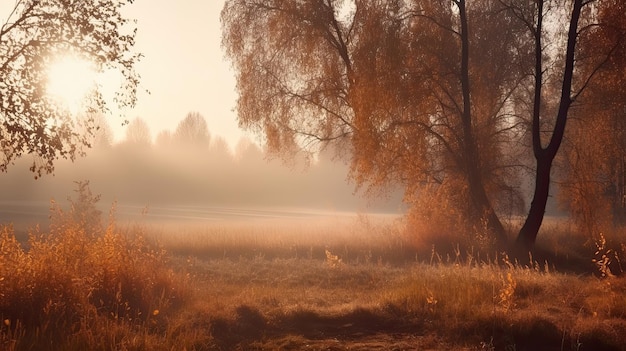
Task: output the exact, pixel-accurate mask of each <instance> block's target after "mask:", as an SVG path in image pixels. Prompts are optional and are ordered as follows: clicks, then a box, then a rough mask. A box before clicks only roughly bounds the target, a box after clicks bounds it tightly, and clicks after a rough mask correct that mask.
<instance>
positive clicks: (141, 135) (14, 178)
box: [0, 113, 402, 212]
mask: <svg viewBox="0 0 626 351" xmlns="http://www.w3.org/2000/svg"><path fill="white" fill-rule="evenodd" d="M102 125H103V127H101V129H100V130H99V131H98V133H97V135H96V136H95V137H94V143H93V145H92V146H93V147H92V149H89V150H87V154H86V156H85V157H82V158H79V159H77V160H76V161H75V162H70V161H66V160H62V161H59V162H58V163H57V164H56V167H55V172H54V174H53V175H47V176H44V177H42V178H40V179H35V177H34V174H32V173H31V172H30V171H29V166H30V164H32V163H33V162H37V160H36V159H33V158H32V157H31V156H26V157H24V158H22V159H20V160H18V161H17V162H16V163H15V164H14V165H13V166H10V167H9V169H8V172H7V173H6V174H0V193H1V194H2V195H1V196H0V201H48V200H50V199H51V198H54V199H56V200H65V199H66V198H67V196H68V195H70V194H72V192H73V190H74V189H75V184H74V181H79V180H89V181H90V187H91V189H92V191H93V192H94V193H95V194H101V195H102V201H103V202H105V203H106V202H112V201H118V202H120V203H132V204H139V205H150V204H170V205H172V204H173V205H176V204H181V205H184V204H204V205H218V206H219V205H224V206H298V207H310V208H319V209H326V210H357V211H381V212H396V211H399V210H400V209H401V206H402V201H401V196H402V195H401V191H395V192H394V191H391V192H390V193H389V195H388V196H385V197H384V198H376V199H374V198H371V197H369V198H368V197H366V196H365V195H363V194H362V193H361V192H356V189H355V186H354V185H353V184H351V183H349V182H348V181H347V175H348V168H349V167H348V166H347V165H346V164H344V163H343V162H342V161H341V160H338V159H336V157H334V156H336V155H335V154H334V153H333V152H332V151H326V152H322V153H320V154H319V155H316V156H315V157H314V158H312V159H311V158H309V159H307V157H305V156H304V155H303V156H302V157H300V158H295V159H293V160H291V161H290V162H285V161H283V160H278V159H271V160H270V159H268V157H267V155H266V153H265V152H264V151H263V150H262V149H261V148H260V147H259V146H257V145H256V144H255V143H253V142H251V141H249V140H245V139H244V140H241V141H240V142H239V144H238V145H237V146H236V148H235V150H231V149H230V147H229V145H228V144H227V143H226V142H225V140H223V139H222V138H220V137H212V136H211V135H210V133H209V131H208V128H207V126H206V122H205V120H204V118H203V117H202V116H200V115H199V114H197V113H190V114H189V115H188V116H187V117H186V118H185V119H184V120H183V121H181V122H180V124H179V126H178V128H177V129H176V131H175V132H174V133H171V132H169V131H164V132H161V133H159V134H158V136H157V137H156V139H155V142H152V138H151V137H150V131H149V128H148V126H147V124H146V123H145V122H143V121H142V120H140V119H138V120H134V121H132V122H131V123H130V124H129V125H128V126H127V127H126V128H127V129H126V132H127V133H126V139H125V140H124V141H122V142H120V143H116V144H113V143H112V142H111V140H112V138H111V132H110V129H109V128H108V127H106V123H104V122H102Z"/></svg>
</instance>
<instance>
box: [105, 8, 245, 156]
mask: <svg viewBox="0 0 626 351" xmlns="http://www.w3.org/2000/svg"><path fill="white" fill-rule="evenodd" d="M223 5H224V0H179V1H172V0H137V1H135V2H134V3H133V4H131V5H128V6H127V9H126V10H127V13H128V17H129V18H135V19H137V28H138V32H137V40H136V49H137V50H138V51H139V52H141V53H143V54H144V55H145V57H144V58H143V59H142V62H140V63H139V66H138V71H139V74H140V75H141V77H142V80H141V82H142V83H141V84H142V87H143V88H144V90H145V89H148V90H149V91H150V94H149V95H148V94H145V93H141V94H140V95H139V101H138V105H137V107H136V108H135V109H134V110H132V111H128V112H127V113H126V117H127V118H128V119H133V118H135V117H141V118H143V119H144V120H145V121H146V122H147V123H148V124H149V125H150V129H151V131H152V134H153V136H156V134H158V133H159V132H160V131H161V130H164V129H169V130H171V131H173V130H174V129H175V128H176V125H177V124H178V122H179V121H180V120H182V119H183V118H184V117H185V116H186V115H187V113H188V112H192V111H197V112H200V114H202V115H203V116H204V117H205V118H206V120H207V124H208V127H209V130H210V132H211V134H212V135H220V136H222V137H224V138H225V139H226V140H227V141H228V142H229V144H231V146H234V145H235V144H236V143H237V141H238V140H239V139H240V138H241V137H242V136H243V135H244V134H243V132H241V131H240V130H239V128H238V126H237V121H236V116H235V112H233V109H234V107H235V102H236V98H237V95H236V93H235V78H234V73H233V71H232V69H231V65H230V63H229V62H227V61H226V60H225V59H224V54H223V51H222V49H221V47H220V42H221V30H220V20H219V16H220V11H221V9H222V7H223ZM111 127H113V128H114V131H115V132H116V139H119V138H120V135H119V134H120V133H122V136H123V133H124V131H123V130H122V128H120V127H119V123H118V121H117V120H113V119H112V120H111Z"/></svg>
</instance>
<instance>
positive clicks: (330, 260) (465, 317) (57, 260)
mask: <svg viewBox="0 0 626 351" xmlns="http://www.w3.org/2000/svg"><path fill="white" fill-rule="evenodd" d="M88 200H89V199H88ZM91 200H93V199H91ZM91 200H90V201H91ZM87 202H89V201H87ZM87 209H89V206H87ZM79 212H80V213H81V214H82V215H81V216H74V215H72V216H69V215H65V216H63V215H61V216H60V217H61V218H62V219H64V220H59V221H56V222H54V223H56V225H55V226H52V227H51V229H50V231H48V232H42V233H38V232H36V233H32V235H31V239H30V241H29V243H27V244H26V247H24V246H23V245H22V244H20V243H18V242H17V241H16V240H15V237H14V236H12V233H11V230H10V228H5V229H3V231H2V235H1V236H0V239H1V240H0V244H1V245H0V248H2V250H0V254H1V256H0V259H1V260H2V261H1V262H2V264H1V265H0V317H1V321H2V324H0V349H2V350H39V349H46V350H85V349H89V350H236V349H240V350H250V349H253V350H299V349H311V350H348V349H350V350H372V349H374V350H375V349H379V350H389V349H397V350H407V349H409V350H410V349H434V350H458V349H465V350H624V349H626V347H625V346H624V345H626V278H622V277H611V274H608V275H607V274H605V277H602V269H598V268H602V267H600V266H599V265H598V264H597V263H598V262H599V261H600V259H602V257H605V258H607V259H608V260H609V261H613V263H615V261H616V260H617V259H618V258H619V255H617V254H618V252H617V251H615V250H613V251H611V249H608V248H603V249H602V250H600V249H599V248H598V247H590V248H580V247H579V246H576V248H577V250H574V249H573V246H572V247H570V246H571V245H572V244H571V242H572V238H569V237H564V239H559V238H558V236H557V235H556V234H555V235H553V236H551V237H550V241H548V242H546V243H544V245H543V246H542V248H541V250H540V251H541V252H543V253H544V254H545V255H547V256H546V257H542V258H541V259H539V258H537V257H535V258H532V259H530V260H528V263H526V264H524V263H519V261H515V260H514V259H511V258H509V257H507V256H506V255H503V254H495V253H494V254H488V253H485V252H480V251H479V250H475V249H473V248H472V247H459V246H457V245H452V244H449V243H447V244H439V245H437V244H435V245H434V246H433V245H429V246H424V247H415V246H414V245H411V244H409V243H410V242H411V241H410V240H409V238H406V237H405V236H404V235H403V234H402V233H404V232H405V231H404V228H403V223H402V222H401V221H397V220H395V219H393V218H387V217H359V218H353V217H347V216H338V217H336V218H330V219H329V218H326V219H324V220H317V219H316V220H311V219H300V220H291V221H289V222H285V221H280V222H279V221H263V222H250V223H243V224H242V223H238V224H236V223H234V224H224V223H221V224H217V225H210V226H209V225H204V226H202V227H198V226H196V227H192V226H181V225H180V224H176V225H172V226H168V225H164V224H163V223H161V224H159V225H158V226H157V225H153V224H149V223H148V224H146V225H142V226H135V225H130V226H128V227H127V228H119V227H116V226H115V225H111V224H110V225H109V226H108V227H106V228H102V229H101V230H102V232H98V229H97V228H98V227H97V226H95V227H93V226H87V224H88V223H91V222H90V221H85V220H84V219H86V218H87V217H89V216H86V214H89V213H90V212H89V211H85V209H84V208H83V209H82V210H81V211H79ZM70 213H71V212H70ZM113 224H114V223H113ZM563 231H564V230H563V229H559V230H557V232H559V233H560V232H563ZM94 233H95V234H94ZM559 240H567V242H568V243H570V244H569V245H570V246H568V245H566V244H565V243H563V242H560V241H559ZM581 245H582V244H581ZM583 246H584V245H583ZM555 250H560V251H558V252H554V251H555ZM551 252H552V253H551ZM611 253H613V256H611V255H609V254H611ZM620 253H621V252H620ZM570 257H574V258H575V260H574V261H571V260H570V261H568V259H569V258H570ZM592 259H596V262H595V263H594V262H592ZM552 260H554V262H558V264H559V265H561V267H559V266H558V265H557V264H556V263H552ZM572 262H575V263H576V264H573V263H572ZM579 262H587V263H588V265H583V266H579V265H578V263H579ZM605 263H607V264H610V263H611V262H605ZM581 267H583V268H582V269H581ZM562 268H563V269H562ZM605 268H606V267H605ZM572 271H573V272H574V273H572ZM566 272H567V273H566ZM604 272H605V273H606V272H607V271H606V270H605V271H604ZM608 272H609V273H610V272H611V271H610V270H609V271H608ZM594 273H596V274H594ZM614 273H618V272H617V271H615V272H614Z"/></svg>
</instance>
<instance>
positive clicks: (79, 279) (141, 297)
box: [0, 182, 185, 348]
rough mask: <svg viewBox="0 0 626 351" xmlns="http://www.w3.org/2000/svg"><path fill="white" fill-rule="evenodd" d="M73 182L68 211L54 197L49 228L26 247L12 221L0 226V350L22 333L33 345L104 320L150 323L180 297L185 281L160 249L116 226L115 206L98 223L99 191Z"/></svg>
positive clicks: (31, 237)
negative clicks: (74, 187)
mask: <svg viewBox="0 0 626 351" xmlns="http://www.w3.org/2000/svg"><path fill="white" fill-rule="evenodd" d="M77 184H78V190H77V192H78V200H76V201H70V202H71V208H70V210H69V211H68V212H65V211H64V210H62V209H61V208H60V206H58V205H57V204H56V203H54V202H53V204H52V208H51V216H50V219H51V221H50V228H49V230H48V231H47V232H40V231H39V230H38V229H35V230H33V231H32V232H31V233H30V234H29V240H28V243H27V244H26V245H25V247H23V246H22V245H21V243H19V242H18V241H17V240H16V238H15V235H14V233H13V228H12V227H10V226H7V227H3V228H1V229H0V262H2V264H1V265H0V320H1V321H2V322H3V323H2V324H1V326H0V348H2V346H3V342H4V343H5V344H6V345H9V343H10V342H15V340H13V341H11V339H15V335H18V334H20V333H21V334H23V335H29V336H30V338H22V339H23V340H26V339H31V340H34V341H32V342H33V343H34V344H32V345H29V346H27V347H31V348H32V347H35V348H36V347H37V346H41V345H39V344H37V342H38V341H37V340H39V341H41V342H43V340H45V339H48V340H50V339H52V340H54V339H57V340H59V339H62V338H66V337H68V336H69V335H71V334H72V333H79V332H80V331H81V329H84V328H90V326H92V325H96V324H97V325H103V324H104V323H101V322H99V321H98V319H102V318H107V319H112V320H114V321H123V322H124V323H131V324H139V325H146V326H156V325H158V323H155V320H157V319H160V318H164V317H163V316H164V315H165V314H166V312H167V311H168V309H172V308H173V307H176V306H177V304H178V303H179V302H180V301H181V299H182V298H183V295H184V292H185V284H181V281H180V279H179V278H178V277H177V276H176V275H175V274H174V272H173V271H172V270H171V269H169V268H167V255H166V252H165V251H164V250H161V249H155V248H153V247H151V246H150V245H148V244H147V243H146V241H145V240H144V239H143V237H142V235H141V231H140V230H135V231H130V232H122V231H120V230H118V229H117V228H116V226H115V221H114V220H113V218H114V215H113V214H114V209H113V210H112V211H111V213H112V215H111V216H110V218H111V219H110V221H109V223H108V226H107V227H106V228H105V227H103V226H102V224H101V218H100V212H99V211H98V210H97V209H96V202H97V201H98V199H99V197H98V196H93V195H92V194H91V191H90V190H89V187H88V183H87V182H78V183H77ZM148 322H149V323H148ZM18 329H19V330H18ZM11 336H12V337H11ZM3 340H4V341H3ZM23 340H22V341H23ZM6 345H5V346H6ZM42 345H43V344H42Z"/></svg>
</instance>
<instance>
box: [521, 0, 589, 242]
mask: <svg viewBox="0 0 626 351" xmlns="http://www.w3.org/2000/svg"><path fill="white" fill-rule="evenodd" d="M584 4H585V3H584V2H583V0H574V6H573V7H572V15H571V17H570V23H569V29H568V33H567V49H566V52H565V67H564V69H563V85H562V86H561V97H560V101H559V110H558V112H557V116H556V122H555V124H554V129H553V132H552V137H551V138H550V143H549V144H548V146H546V147H545V148H544V147H543V146H542V145H541V135H540V111H541V108H540V106H541V87H542V73H543V69H542V59H543V58H542V44H541V39H542V21H543V1H541V0H540V1H538V13H539V15H538V21H537V28H536V31H535V96H534V106H533V123H532V137H533V152H534V155H535V159H536V160H537V173H536V177H535V193H534V195H533V200H532V203H531V206H530V212H529V213H528V217H527V218H526V222H525V223H524V225H523V226H522V228H521V229H520V232H519V234H518V236H517V243H518V244H519V245H521V247H522V248H523V249H528V250H530V249H532V248H533V246H534V245H535V241H536V240H537V234H538V233H539V228H540V227H541V223H542V222H543V216H544V214H545V211H546V203H547V201H548V195H549V191H550V169H551V168H552V161H553V160H554V157H555V156H556V154H557V152H558V151H559V147H560V146H561V142H562V141H563V136H564V134H565V124H566V122H567V115H568V112H569V108H570V106H571V105H572V96H571V94H572V79H573V77H574V62H575V59H574V55H575V52H576V40H577V38H578V20H579V18H580V13H581V10H582V7H583V5H584Z"/></svg>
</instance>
